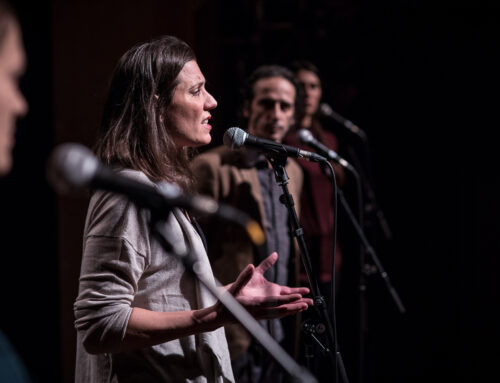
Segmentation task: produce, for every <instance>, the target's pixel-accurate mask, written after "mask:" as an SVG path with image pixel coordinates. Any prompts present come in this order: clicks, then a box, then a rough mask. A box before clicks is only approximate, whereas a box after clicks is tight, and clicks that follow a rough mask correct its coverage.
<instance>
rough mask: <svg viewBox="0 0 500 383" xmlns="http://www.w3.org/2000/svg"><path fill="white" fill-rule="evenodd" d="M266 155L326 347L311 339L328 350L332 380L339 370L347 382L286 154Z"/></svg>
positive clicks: (309, 331)
mask: <svg viewBox="0 0 500 383" xmlns="http://www.w3.org/2000/svg"><path fill="white" fill-rule="evenodd" d="M266 157H267V159H268V161H269V163H270V164H271V165H272V167H273V169H274V175H275V178H276V182H277V183H278V185H279V186H281V188H282V190H283V194H282V195H281V197H280V200H281V202H282V203H283V204H284V205H285V206H286V207H287V209H288V214H289V217H290V221H291V225H292V232H293V235H294V237H295V238H296V239H297V242H298V244H299V248H300V253H301V258H302V263H303V265H304V268H305V271H306V274H307V278H308V280H309V284H310V287H311V294H312V296H313V301H314V308H315V309H316V311H317V313H318V314H319V316H320V318H321V320H322V322H323V323H322V324H321V323H320V324H319V325H317V326H315V327H316V328H318V327H321V326H322V325H323V326H325V327H326V333H327V341H328V347H323V346H322V345H321V344H320V342H319V340H318V339H317V338H316V337H313V339H314V340H315V341H316V342H317V343H319V344H320V345H321V346H322V347H323V348H324V349H325V351H327V352H328V354H329V356H330V359H331V362H332V366H333V377H334V382H337V380H338V373H339V372H340V376H341V378H342V381H343V382H344V383H348V382H349V380H348V379H347V374H346V372H345V367H344V363H343V361H342V356H341V355H340V352H339V351H338V345H337V339H336V336H335V332H334V328H335V327H334V326H335V323H332V321H331V320H330V319H329V316H328V310H327V305H326V301H325V298H324V297H323V296H322V295H321V292H320V289H319V285H318V282H317V280H316V279H315V278H314V275H313V273H312V266H311V259H310V257H309V253H308V251H307V246H306V243H305V240H304V229H303V228H302V227H300V224H299V220H298V217H297V213H296V211H295V203H294V201H293V196H292V195H291V194H290V192H289V190H288V186H287V184H288V180H289V178H288V175H287V173H286V170H285V164H286V161H287V159H288V157H287V156H286V155H283V154H282V153H269V152H268V153H266ZM306 329H307V330H308V331H306V333H309V334H310V335H314V330H313V329H312V328H311V327H308V326H306Z"/></svg>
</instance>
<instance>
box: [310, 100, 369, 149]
mask: <svg viewBox="0 0 500 383" xmlns="http://www.w3.org/2000/svg"><path fill="white" fill-rule="evenodd" d="M319 111H320V113H321V115H323V116H325V117H330V118H332V119H333V120H335V121H337V122H338V123H339V124H340V125H342V126H344V127H345V128H347V129H348V130H349V131H350V132H351V133H354V134H355V135H357V136H359V137H361V138H362V139H363V140H366V139H367V137H366V133H365V132H364V131H362V130H361V129H360V128H359V127H358V126H357V125H355V124H354V123H353V122H352V121H350V120H348V119H346V118H344V117H342V116H341V115H340V114H338V113H337V112H335V111H334V110H333V109H332V108H331V106H330V105H328V104H326V103H324V102H323V103H321V105H320V106H319Z"/></svg>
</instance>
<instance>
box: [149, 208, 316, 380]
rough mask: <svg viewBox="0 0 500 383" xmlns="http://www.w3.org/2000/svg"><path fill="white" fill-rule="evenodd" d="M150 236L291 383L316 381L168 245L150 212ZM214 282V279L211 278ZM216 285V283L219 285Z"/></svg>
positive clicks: (193, 262)
mask: <svg viewBox="0 0 500 383" xmlns="http://www.w3.org/2000/svg"><path fill="white" fill-rule="evenodd" d="M151 215H152V218H151V223H150V225H151V233H152V235H153V236H154V238H156V239H157V240H158V242H159V243H160V244H161V246H162V247H163V248H164V250H165V251H166V252H167V253H169V254H173V255H174V256H175V257H176V258H177V259H179V260H180V261H181V262H182V263H183V265H184V267H185V268H186V269H187V270H189V271H190V272H192V273H193V274H194V275H195V276H196V278H197V279H198V280H199V281H200V282H201V283H202V284H203V286H205V287H206V288H207V290H208V291H209V292H210V293H211V294H212V295H213V296H214V297H216V298H217V299H218V300H219V301H220V302H221V303H222V304H223V305H224V307H225V308H226V309H227V310H228V311H229V312H230V313H231V314H232V315H233V316H234V317H235V318H236V319H237V320H238V322H239V323H241V324H242V325H243V327H244V328H245V329H246V330H247V331H248V332H249V333H250V334H251V335H252V336H253V337H254V338H255V339H256V340H257V341H258V342H259V343H260V344H261V345H262V346H263V347H264V348H265V349H266V351H267V352H268V353H269V354H270V355H271V356H272V357H273V358H274V359H275V360H276V362H278V363H279V364H280V365H281V367H282V368H283V369H284V370H285V371H286V372H287V373H288V374H289V375H290V377H291V378H292V382H296V383H317V382H318V381H317V380H316V378H315V377H314V376H313V375H312V374H311V373H310V372H309V371H308V370H307V369H306V368H304V367H302V366H300V365H299V364H297V363H296V362H295V361H294V360H293V359H292V358H291V357H290V355H288V354H287V353H286V351H285V350H283V348H282V347H281V346H280V345H279V344H278V343H277V342H276V341H275V340H274V339H273V338H272V337H271V336H269V333H267V332H266V331H265V330H264V329H263V328H262V326H260V325H259V323H258V322H257V321H256V320H255V318H254V317H252V316H251V315H250V313H249V312H248V311H247V310H246V309H245V308H244V307H243V306H242V305H241V304H240V303H239V302H238V301H237V300H236V299H235V298H234V297H233V296H232V295H231V294H230V293H229V292H227V291H226V290H224V289H221V288H220V287H217V286H216V283H218V282H217V280H215V281H216V283H213V282H212V281H210V280H208V279H207V278H205V277H204V276H203V274H202V273H201V272H200V271H201V270H200V269H201V265H200V263H199V261H198V259H197V256H196V255H195V254H194V253H193V252H192V251H191V249H190V248H189V247H188V249H186V250H185V251H182V250H180V249H179V247H178V246H176V245H175V244H172V243H170V242H169V241H168V240H167V238H165V236H164V235H163V232H162V230H161V226H162V224H164V222H165V221H164V220H162V219H159V218H160V217H158V216H157V215H155V214H153V212H151ZM214 279H215V277H214ZM219 285H220V283H219Z"/></svg>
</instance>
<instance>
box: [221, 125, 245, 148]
mask: <svg viewBox="0 0 500 383" xmlns="http://www.w3.org/2000/svg"><path fill="white" fill-rule="evenodd" d="M246 135H247V133H245V131H244V130H243V129H240V128H237V127H235V126H233V127H232V128H229V129H228V130H226V133H224V137H223V139H222V140H223V142H224V145H226V146H228V147H229V148H231V149H238V148H241V147H242V146H243V145H244V144H245V138H246Z"/></svg>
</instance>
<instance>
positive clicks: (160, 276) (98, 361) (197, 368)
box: [74, 170, 234, 383]
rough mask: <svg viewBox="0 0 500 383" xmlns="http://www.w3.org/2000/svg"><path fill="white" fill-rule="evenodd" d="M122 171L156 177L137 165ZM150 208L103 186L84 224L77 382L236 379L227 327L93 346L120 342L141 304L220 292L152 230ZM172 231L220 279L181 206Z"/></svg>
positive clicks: (186, 301)
mask: <svg viewBox="0 0 500 383" xmlns="http://www.w3.org/2000/svg"><path fill="white" fill-rule="evenodd" d="M122 174H124V175H127V176H131V177H133V178H135V179H137V180H140V181H143V182H146V183H150V184H151V182H150V181H149V180H148V179H147V177H146V176H145V175H144V174H143V173H141V172H137V171H132V170H125V171H122ZM149 217H150V214H149V211H147V210H140V209H138V208H137V207H136V206H135V205H134V204H133V203H132V202H130V201H129V200H128V199H127V198H125V197H122V196H119V195H117V194H114V193H109V192H101V191H99V192H96V193H94V195H93V196H92V198H91V201H90V205H89V209H88V213H87V219H86V224H85V232H84V245H83V259H82V268H81V273H80V285H79V294H78V297H77V299H76V302H75V305H74V312H75V318H76V321H75V326H76V329H77V331H78V343H77V361H76V364H77V365H76V382H82V383H83V382H92V383H100V382H106V383H107V382H232V381H234V378H233V374H232V370H231V365H230V359H229V352H228V349H227V342H226V338H225V334H224V329H223V328H219V329H217V330H215V331H212V332H207V333H201V334H197V335H191V336H186V337H183V338H179V339H175V340H172V341H169V342H165V343H162V344H159V345H156V346H152V347H148V348H143V349H138V350H134V351H127V352H119V353H100V354H97V355H91V354H88V353H87V352H86V351H85V348H84V346H83V344H84V342H85V340H86V339H99V343H100V344H102V345H103V346H105V347H106V348H107V349H109V347H111V348H114V347H115V348H118V346H119V344H120V342H121V341H122V339H123V337H124V335H125V330H126V328H127V323H128V320H129V317H130V314H131V312H132V308H133V307H140V308H143V309H147V310H152V311H160V312H165V311H183V310H195V309H199V308H202V307H208V306H210V305H213V304H214V303H215V299H214V298H213V297H212V296H211V295H210V294H209V293H208V291H206V290H205V289H204V288H203V287H202V286H201V285H200V283H199V282H198V281H197V280H196V279H195V278H194V277H193V276H192V275H191V274H190V273H188V272H187V271H186V270H185V269H184V266H183V265H182V264H181V263H180V262H179V261H178V260H177V258H175V257H174V256H173V255H172V254H168V253H166V252H165V251H164V249H163V248H162V247H161V245H160V244H159V243H158V242H157V241H156V240H154V239H153V238H152V236H151V233H150V228H149ZM163 230H164V235H165V236H166V238H167V239H168V240H169V241H171V242H172V243H175V244H176V245H180V246H181V247H184V248H185V247H186V246H188V245H189V246H191V248H192V251H193V252H194V253H195V254H197V255H198V257H200V259H201V261H202V263H203V270H204V274H205V276H206V277H208V278H210V279H211V280H212V281H213V274H212V270H211V268H210V264H209V262H208V257H207V254H206V252H205V249H204V247H203V243H202V240H201V238H200V237H199V235H198V233H197V232H196V230H195V229H194V227H193V226H192V225H191V223H190V222H189V221H188V220H187V218H186V217H185V216H184V215H183V214H182V213H181V212H180V211H179V210H177V209H174V210H173V214H170V215H169V217H168V219H167V220H166V222H165V224H164V226H163Z"/></svg>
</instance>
